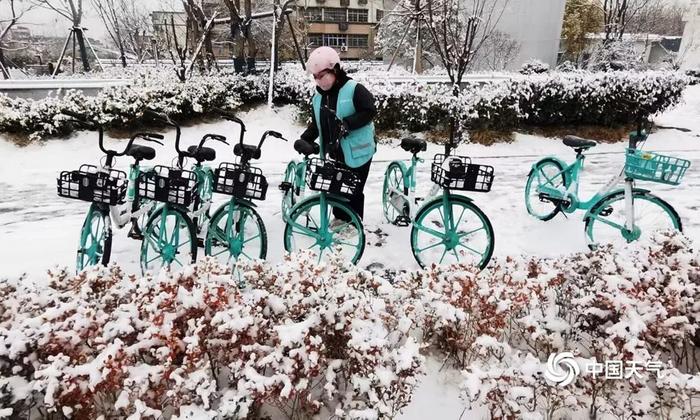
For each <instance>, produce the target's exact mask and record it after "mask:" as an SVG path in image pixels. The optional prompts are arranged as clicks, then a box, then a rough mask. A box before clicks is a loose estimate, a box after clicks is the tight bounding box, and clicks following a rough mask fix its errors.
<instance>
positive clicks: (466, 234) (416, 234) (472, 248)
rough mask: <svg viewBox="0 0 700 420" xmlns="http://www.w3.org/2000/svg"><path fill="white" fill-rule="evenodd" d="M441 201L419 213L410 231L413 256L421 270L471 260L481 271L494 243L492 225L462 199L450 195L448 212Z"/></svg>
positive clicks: (440, 198)
mask: <svg viewBox="0 0 700 420" xmlns="http://www.w3.org/2000/svg"><path fill="white" fill-rule="evenodd" d="M443 199H444V198H443V197H436V198H434V199H433V200H431V201H429V202H428V203H426V204H425V205H424V206H423V208H421V210H420V211H418V214H417V215H416V220H415V222H414V223H413V228H412V230H411V248H412V250H413V256H414V257H415V259H416V261H417V262H418V264H419V265H420V266H421V267H423V268H425V267H427V266H428V265H430V264H433V263H435V264H450V263H460V262H462V263H464V262H469V261H470V260H471V261H473V262H474V263H475V265H478V266H479V268H481V269H484V268H485V267H486V265H487V264H488V262H489V260H490V259H491V255H492V254H493V247H494V242H495V241H494V234H493V227H492V226H491V221H490V220H489V218H488V217H486V215H485V214H484V212H482V211H481V209H480V208H479V207H477V206H476V205H475V204H474V203H472V202H471V201H470V200H469V199H467V198H465V197H462V196H459V195H453V194H450V195H449V197H448V203H449V205H448V206H447V208H445V205H444V202H443ZM448 211H449V212H450V213H449V217H448V213H447V212H448Z"/></svg>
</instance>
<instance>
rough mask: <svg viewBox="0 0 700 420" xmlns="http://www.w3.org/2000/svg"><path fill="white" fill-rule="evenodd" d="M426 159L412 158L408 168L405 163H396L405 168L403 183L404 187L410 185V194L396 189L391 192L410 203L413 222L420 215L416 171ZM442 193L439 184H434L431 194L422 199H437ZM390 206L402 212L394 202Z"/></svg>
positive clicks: (410, 214) (410, 215)
mask: <svg viewBox="0 0 700 420" xmlns="http://www.w3.org/2000/svg"><path fill="white" fill-rule="evenodd" d="M423 161H424V159H421V158H419V157H418V156H415V155H414V156H413V157H412V158H411V165H410V166H409V167H408V168H406V167H405V165H404V164H403V161H396V162H397V163H398V164H399V165H401V166H402V167H403V168H404V176H403V182H404V185H408V194H404V192H403V191H399V190H397V189H395V188H391V189H390V190H389V191H390V192H391V193H392V194H395V196H396V197H401V198H402V199H403V200H406V201H408V203H409V206H408V208H409V217H410V219H411V220H413V219H415V216H416V214H417V213H418V210H419V208H420V207H419V206H417V205H416V204H417V201H418V199H419V198H416V186H417V184H418V182H417V181H416V179H417V177H416V170H417V167H418V163H419V162H423ZM439 192H440V187H439V186H438V185H437V184H433V186H432V187H431V188H430V192H428V195H427V196H425V197H421V198H422V199H428V198H432V197H435V196H436V195H438V193H439ZM390 204H391V205H392V206H393V207H394V208H396V209H397V210H400V209H399V208H398V207H397V206H396V205H395V204H394V203H393V202H390Z"/></svg>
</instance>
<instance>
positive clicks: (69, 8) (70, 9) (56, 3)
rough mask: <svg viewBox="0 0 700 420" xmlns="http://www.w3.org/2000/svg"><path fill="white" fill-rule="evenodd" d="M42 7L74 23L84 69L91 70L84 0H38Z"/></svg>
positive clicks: (37, 2) (74, 32)
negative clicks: (84, 25) (86, 37)
mask: <svg viewBox="0 0 700 420" xmlns="http://www.w3.org/2000/svg"><path fill="white" fill-rule="evenodd" d="M36 4H37V5H38V6H40V7H43V8H46V9H50V10H53V11H54V12H56V13H58V14H59V15H60V16H62V17H64V18H66V19H68V20H69V21H70V22H71V24H72V25H73V28H72V29H73V34H74V36H75V39H76V40H77V41H78V48H79V50H80V60H81V61H82V62H83V69H84V70H85V71H90V61H89V60H88V52H87V46H86V43H85V35H84V34H83V29H82V26H81V24H82V21H83V0H36Z"/></svg>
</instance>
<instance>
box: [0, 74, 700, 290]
mask: <svg viewBox="0 0 700 420" xmlns="http://www.w3.org/2000/svg"><path fill="white" fill-rule="evenodd" d="M685 98H686V103H685V104H683V105H681V106H680V107H678V108H677V109H675V110H672V111H669V112H667V113H666V114H664V115H662V116H660V117H659V118H658V119H657V122H658V123H659V124H661V125H663V126H667V127H680V128H685V129H688V130H689V131H687V132H684V131H679V130H676V129H662V130H660V131H658V132H656V133H654V134H653V135H652V136H651V137H650V140H649V141H648V144H647V146H646V148H647V149H648V150H654V151H669V153H670V154H673V155H676V156H679V157H685V158H687V159H690V160H692V162H693V166H692V167H691V169H690V170H689V172H688V174H687V175H686V178H685V180H684V183H683V184H682V185H681V186H680V187H669V186H664V185H660V184H644V185H643V186H644V187H647V188H650V189H652V190H653V191H654V192H655V193H656V194H658V195H659V196H660V197H662V198H664V199H665V200H667V201H668V202H669V203H671V204H672V205H673V206H674V207H675V208H676V210H677V211H678V213H679V214H680V215H681V217H682V219H683V225H684V228H685V231H686V233H687V234H688V235H689V236H691V237H696V238H697V237H700V197H699V196H698V191H700V189H698V187H700V118H698V117H700V87H693V88H689V89H688V90H687V91H686V94H685ZM239 117H240V118H241V119H242V120H243V121H244V122H245V123H246V124H247V127H248V133H247V137H246V139H247V142H250V143H252V142H257V141H258V139H259V138H260V135H261V134H262V133H263V132H264V131H265V130H268V129H274V130H278V131H280V132H282V133H283V134H284V135H285V137H287V138H288V139H290V140H293V139H295V138H297V137H298V135H299V133H300V132H301V130H302V128H303V127H302V126H301V125H299V124H298V123H296V122H295V113H294V109H293V108H291V107H284V108H280V109H277V110H275V111H274V112H272V111H269V110H267V108H264V107H263V108H257V109H254V110H251V111H249V112H246V113H241V114H239ZM205 133H219V134H224V135H226V136H227V137H228V138H229V140H231V141H235V140H237V138H238V130H237V128H236V127H235V126H234V125H232V124H231V123H229V122H227V121H217V122H212V123H202V124H198V125H196V126H192V127H185V128H183V144H184V145H190V144H194V143H195V142H197V141H198V140H199V139H200V138H201V136H202V135H203V134H205ZM164 134H165V135H166V139H169V140H172V137H173V133H172V132H166V133H164ZM108 142H109V144H110V145H113V146H114V148H116V149H119V148H121V147H123V146H124V144H125V140H124V139H119V140H114V139H109V140H108ZM214 143H215V142H214ZM166 144H167V146H166V147H165V148H158V149H157V151H158V154H159V156H158V158H157V159H156V162H160V163H165V164H168V163H170V161H171V159H172V157H173V155H174V150H172V148H173V146H172V141H170V142H168V143H166ZM397 144H398V143H397V142H393V145H386V144H383V145H380V146H379V151H378V153H377V155H376V157H375V159H374V163H373V165H372V170H371V172H370V177H369V180H368V184H367V187H366V190H365V195H366V210H365V214H366V215H365V227H366V230H367V231H368V234H367V238H368V243H367V248H366V250H365V254H364V256H363V258H362V261H361V264H362V265H363V266H367V265H369V264H372V263H375V262H376V263H381V264H383V265H384V266H387V267H393V268H406V269H415V268H417V264H416V263H415V262H414V260H413V257H412V255H411V250H410V245H409V231H410V228H399V227H395V226H391V225H389V224H387V223H385V222H384V218H383V215H382V210H381V186H382V182H383V172H384V169H385V168H386V166H387V165H388V162H389V161H390V160H392V159H407V158H409V157H410V155H409V154H408V153H406V152H404V151H403V150H401V149H400V148H398V147H397V146H396V145H397ZM211 147H214V148H215V149H217V158H218V159H217V162H221V161H226V160H229V161H230V160H232V159H233V154H232V152H231V149H230V148H228V147H227V146H225V145H221V144H218V143H217V144H211ZM440 151H441V147H440V146H436V145H430V146H429V149H428V152H426V153H424V154H423V156H424V157H425V158H428V160H429V159H430V158H431V157H432V155H433V154H434V153H437V152H440ZM623 152H624V144H623V143H618V144H612V145H610V144H603V145H599V146H598V147H596V148H595V149H593V150H592V151H591V153H590V154H589V157H588V159H587V160H586V167H585V170H584V172H583V173H582V182H583V183H584V184H583V186H582V196H583V197H586V198H587V197H588V196H589V195H590V194H593V193H594V192H595V191H597V189H598V188H600V186H601V185H602V184H603V183H604V182H606V181H607V180H608V179H609V178H610V177H611V176H613V175H614V174H616V173H617V172H618V171H619V170H620V168H621V165H622V162H623V159H624V155H623ZM458 153H460V154H464V155H469V156H471V157H472V159H473V161H475V162H479V163H485V164H489V165H493V166H494V167H495V171H496V179H495V182H494V187H493V190H492V191H491V193H489V194H472V197H473V198H474V199H475V202H476V203H477V204H478V205H479V206H480V207H481V208H482V209H483V210H484V212H485V213H486V214H487V215H488V216H489V218H490V219H491V221H492V223H493V226H494V230H495V233H496V249H495V254H496V255H505V254H520V253H524V254H534V255H542V256H549V255H558V254H563V253H568V252H575V251H581V250H584V249H585V242H584V238H583V223H582V221H581V218H582V216H583V214H582V213H577V214H575V215H573V216H570V217H569V218H565V217H563V216H558V217H557V218H555V219H554V220H552V221H550V222H547V223H543V222H540V221H538V220H536V219H534V218H532V217H530V216H529V215H528V214H527V212H526V210H525V205H524V201H523V188H524V184H525V179H526V176H527V173H528V171H529V169H530V166H531V164H532V163H534V162H535V161H537V160H538V159H539V158H540V157H543V156H545V155H551V154H553V155H558V156H560V157H561V158H563V159H565V160H567V161H570V160H572V159H573V156H574V153H573V151H572V150H571V149H569V148H568V147H566V146H564V145H562V144H561V142H560V141H557V140H555V139H543V138H540V137H536V136H528V135H517V137H516V141H515V142H514V143H511V144H498V145H495V146H490V147H486V146H480V145H462V146H460V148H459V150H458ZM0 156H2V163H1V164H0V190H1V191H2V195H0V238H2V239H1V242H0V243H1V244H2V245H1V247H2V251H0V277H15V276H17V275H19V274H21V273H23V272H26V273H29V274H35V273H41V272H43V271H45V270H46V269H47V268H50V267H52V266H53V265H59V266H68V267H69V268H70V269H71V270H72V269H73V265H74V259H75V248H76V242H77V238H78V232H79V230H80V226H81V223H82V219H83V217H84V213H85V210H86V208H87V203H83V202H79V201H74V200H66V199H62V198H59V197H58V196H57V195H56V187H55V183H56V181H55V179H56V176H57V174H58V173H59V172H60V171H61V170H65V169H76V168H77V167H78V166H79V165H80V164H82V163H91V164H95V163H97V162H98V161H99V159H100V157H101V153H100V151H99V149H98V147H97V138H96V135H95V133H91V132H81V133H79V134H77V135H75V136H74V137H72V138H70V139H67V140H51V141H48V142H46V143H45V144H43V145H32V146H29V147H26V148H18V147H16V146H14V145H12V144H11V143H9V142H8V141H6V140H5V139H3V138H2V136H0ZM294 157H296V154H295V152H294V151H293V148H292V144H291V142H290V143H283V142H280V141H278V140H276V139H270V140H269V142H268V143H266V144H265V146H264V147H263V157H262V159H261V160H260V161H259V162H258V166H259V167H261V168H262V170H263V172H264V173H265V174H266V176H267V178H268V181H269V183H270V188H269V190H268V195H267V200H266V201H264V202H261V203H258V204H259V207H260V212H261V215H262V217H263V220H264V221H265V224H266V227H267V231H268V240H269V245H268V259H271V260H272V261H279V260H280V258H281V256H282V254H283V252H284V249H283V243H282V233H283V229H284V224H283V222H282V218H281V217H280V211H279V207H280V206H279V204H280V199H281V193H280V191H279V190H278V189H277V188H276V187H277V185H278V184H279V182H280V181H281V178H282V173H283V170H284V167H285V164H286V162H287V161H288V160H290V159H291V158H294ZM128 163H129V160H128V159H126V158H121V159H119V160H118V162H117V166H118V167H120V168H126V166H127V165H128ZM418 173H419V193H420V192H421V191H423V192H425V191H427V190H428V189H429V187H430V180H429V177H430V175H429V162H426V163H424V164H423V165H422V166H421V167H420V169H419V172H418ZM217 200H220V201H223V200H225V197H221V196H220V197H217ZM378 230H379V232H380V233H381V234H378V233H375V232H377V231H378ZM384 233H386V234H388V236H385V235H384ZM138 254H139V244H138V243H137V242H135V241H133V240H130V239H128V238H127V237H126V229H125V230H121V231H116V232H115V238H114V242H113V256H112V261H116V262H119V263H120V264H122V265H123V266H124V267H125V268H126V269H127V270H128V271H130V272H134V273H137V272H139V269H138Z"/></svg>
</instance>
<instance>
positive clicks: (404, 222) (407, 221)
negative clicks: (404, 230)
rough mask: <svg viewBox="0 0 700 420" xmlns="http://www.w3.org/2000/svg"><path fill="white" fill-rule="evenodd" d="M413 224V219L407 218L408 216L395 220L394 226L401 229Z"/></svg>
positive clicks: (398, 217)
mask: <svg viewBox="0 0 700 420" xmlns="http://www.w3.org/2000/svg"><path fill="white" fill-rule="evenodd" d="M410 224H411V219H410V218H408V217H406V216H397V217H396V220H394V225H396V226H400V227H406V226H409V225H410Z"/></svg>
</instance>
